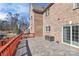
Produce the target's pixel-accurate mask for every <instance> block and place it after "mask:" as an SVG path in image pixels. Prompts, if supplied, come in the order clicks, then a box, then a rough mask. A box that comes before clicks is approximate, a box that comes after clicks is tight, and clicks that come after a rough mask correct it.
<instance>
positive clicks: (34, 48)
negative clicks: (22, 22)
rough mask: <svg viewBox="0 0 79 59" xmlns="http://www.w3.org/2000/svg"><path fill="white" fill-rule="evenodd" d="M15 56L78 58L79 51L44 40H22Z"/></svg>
mask: <svg viewBox="0 0 79 59" xmlns="http://www.w3.org/2000/svg"><path fill="white" fill-rule="evenodd" d="M16 56H79V50H77V49H75V48H72V47H70V46H67V45H64V44H61V43H60V44H57V43H56V42H54V41H51V42H50V41H47V40H45V39H44V38H28V39H23V40H22V41H21V43H20V44H19V46H18V48H17V51H16Z"/></svg>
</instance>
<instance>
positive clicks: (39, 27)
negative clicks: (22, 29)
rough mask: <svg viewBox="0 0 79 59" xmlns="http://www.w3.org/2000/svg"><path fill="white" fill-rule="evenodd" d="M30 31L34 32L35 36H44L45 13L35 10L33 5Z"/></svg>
mask: <svg viewBox="0 0 79 59" xmlns="http://www.w3.org/2000/svg"><path fill="white" fill-rule="evenodd" d="M30 33H34V34H35V37H42V36H43V14H39V13H36V12H34V11H33V6H31V8H30Z"/></svg>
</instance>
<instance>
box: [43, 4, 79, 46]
mask: <svg viewBox="0 0 79 59" xmlns="http://www.w3.org/2000/svg"><path fill="white" fill-rule="evenodd" d="M46 35H48V36H53V37H54V39H55V41H57V42H62V43H65V44H68V45H71V46H74V47H79V3H74V4H73V3H52V4H49V5H48V7H47V8H46V9H45V10H44V11H43V36H44V37H45V36H46Z"/></svg>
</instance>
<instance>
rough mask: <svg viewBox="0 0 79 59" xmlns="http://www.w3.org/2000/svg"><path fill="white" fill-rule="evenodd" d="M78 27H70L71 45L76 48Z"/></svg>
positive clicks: (78, 36)
mask: <svg viewBox="0 0 79 59" xmlns="http://www.w3.org/2000/svg"><path fill="white" fill-rule="evenodd" d="M78 41H79V26H72V44H73V45H76V46H78V45H79V43H78Z"/></svg>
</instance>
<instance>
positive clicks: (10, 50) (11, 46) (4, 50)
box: [0, 34, 23, 56]
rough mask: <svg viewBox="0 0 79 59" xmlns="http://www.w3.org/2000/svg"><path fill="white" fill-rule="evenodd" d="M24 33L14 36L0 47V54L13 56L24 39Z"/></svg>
mask: <svg viewBox="0 0 79 59" xmlns="http://www.w3.org/2000/svg"><path fill="white" fill-rule="evenodd" d="M22 35H23V34H19V35H18V36H16V37H14V38H12V39H11V40H10V41H9V42H8V43H7V44H5V45H4V46H2V47H1V48H0V56H12V55H14V53H15V51H16V48H17V46H18V44H19V42H20V40H21V39H22Z"/></svg>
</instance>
